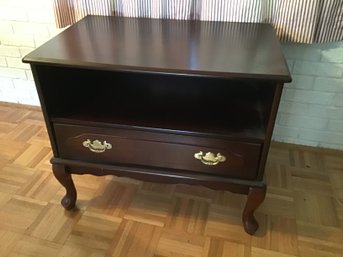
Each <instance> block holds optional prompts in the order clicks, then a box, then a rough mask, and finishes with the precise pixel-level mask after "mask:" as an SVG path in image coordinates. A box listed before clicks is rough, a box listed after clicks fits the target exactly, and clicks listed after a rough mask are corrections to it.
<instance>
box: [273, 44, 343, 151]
mask: <svg viewBox="0 0 343 257" xmlns="http://www.w3.org/2000/svg"><path fill="white" fill-rule="evenodd" d="M282 47H283V50H284V53H285V57H286V59H287V62H288V64H289V68H290V70H291V73H292V76H293V82H292V83H291V84H288V85H286V87H285V90H284V92H283V95H282V98H281V103H280V108H279V112H278V117H277V120H276V126H275V130H274V134H273V139H274V140H276V141H282V142H288V143H297V144H305V145H310V146H318V147H326V148H334V149H341V150H343V42H336V43H329V44H313V45H302V44H291V43H284V44H283V45H282Z"/></svg>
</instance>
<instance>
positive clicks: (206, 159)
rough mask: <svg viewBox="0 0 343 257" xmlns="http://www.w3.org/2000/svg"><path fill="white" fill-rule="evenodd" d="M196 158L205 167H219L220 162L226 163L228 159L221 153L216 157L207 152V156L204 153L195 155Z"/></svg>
mask: <svg viewBox="0 0 343 257" xmlns="http://www.w3.org/2000/svg"><path fill="white" fill-rule="evenodd" d="M194 158H195V159H197V160H200V161H201V162H202V163H203V164H205V165H210V166H212V165H217V164H218V163H220V162H225V161H226V157H225V156H224V155H221V154H220V153H217V155H215V154H214V153H211V152H207V153H206V154H205V155H204V153H203V152H202V151H200V152H199V153H195V154H194Z"/></svg>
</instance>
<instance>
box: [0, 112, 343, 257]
mask: <svg viewBox="0 0 343 257" xmlns="http://www.w3.org/2000/svg"><path fill="white" fill-rule="evenodd" d="M0 149H1V150H0V256H1V257H4V256H10V257H14V256H16V257H17V256H34V257H40V256H42V257H47V256H49V257H50V256H51V257H54V256H57V257H63V256H64V257H67V256H68V257H69V256H73V257H78V256H80V257H87V256H90V257H98V256H116V257H207V256H210V257H229V256H235V257H236V256H242V257H274V256H278V257H279V256H280V257H292V256H300V257H316V256H320V257H322V256H323V257H334V256H337V257H338V256H343V153H342V152H338V151H328V150H326V151H325V150H320V149H313V148H312V149H311V148H305V147H298V146H293V145H286V144H273V146H272V148H271V151H270V154H269V159H268V164H267V168H266V173H267V181H268V185H269V187H268V192H267V197H266V200H265V201H264V203H263V204H262V206H261V207H260V208H259V209H258V211H257V215H256V216H257V218H258V220H259V223H260V229H259V231H258V233H257V234H256V236H253V237H251V236H249V235H247V234H246V233H245V232H244V231H243V228H242V226H241V221H240V220H241V210H242V207H243V205H244V203H245V196H242V195H235V194H232V193H229V192H223V191H213V190H209V189H206V188H203V187H196V186H187V185H163V184H154V183H145V182H140V181H136V180H131V179H125V178H116V177H110V176H107V177H95V176H88V175H83V176H74V181H75V182H76V187H77V189H78V202H77V205H78V209H77V210H74V211H71V212H68V211H65V210H64V209H63V208H62V207H61V205H60V203H59V202H60V199H61V197H62V196H63V195H64V189H63V188H62V187H61V186H60V185H59V183H58V182H57V181H56V180H55V178H54V177H53V175H52V172H51V168H50V164H49V159H50V158H51V151H50V146H49V141H48V137H47V133H46V130H45V126H44V123H43V119H42V114H41V112H40V111H38V110H37V109H33V108H31V109H30V108H25V107H19V106H15V105H0Z"/></svg>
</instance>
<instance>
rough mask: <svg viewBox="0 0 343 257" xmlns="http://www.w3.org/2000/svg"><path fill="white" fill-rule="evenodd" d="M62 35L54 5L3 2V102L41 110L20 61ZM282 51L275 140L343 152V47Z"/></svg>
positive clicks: (38, 0)
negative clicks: (284, 64) (283, 79)
mask: <svg viewBox="0 0 343 257" xmlns="http://www.w3.org/2000/svg"><path fill="white" fill-rule="evenodd" d="M60 31H61V30H59V29H56V28H55V26H54V20H53V11H52V6H51V1H48V0H0V101H4V102H16V103H22V104H30V105H39V101H38V97H37V93H36V90H35V87H34V83H33V80H32V75H31V71H30V68H29V66H28V65H26V64H23V63H21V58H22V57H23V56H24V55H25V54H26V53H28V52H29V51H31V50H32V49H34V48H35V47H37V46H39V45H41V44H42V43H43V42H45V41H47V40H48V39H49V38H51V37H52V36H54V35H55V34H57V33H58V32H60ZM282 47H283V50H284V53H285V56H286V59H287V61H288V64H289V67H290V70H291V73H292V76H293V82H292V83H291V84H289V85H286V87H285V90H284V92H283V95H282V101H281V104H280V109H279V113H278V116H277V121H276V126H275V130H274V134H273V139H274V140H276V141H281V142H288V143H296V144H304V145H310V146H320V147H327V148H334V149H343V42H338V43H330V44H314V45H302V44H292V43H283V45H282Z"/></svg>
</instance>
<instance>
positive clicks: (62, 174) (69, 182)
mask: <svg viewBox="0 0 343 257" xmlns="http://www.w3.org/2000/svg"><path fill="white" fill-rule="evenodd" d="M52 171H53V173H54V176H55V177H56V179H57V180H58V181H59V182H60V183H61V184H62V186H64V188H65V189H66V195H65V196H64V197H63V198H62V201H61V204H62V206H63V207H64V208H65V209H66V210H71V209H72V208H74V207H75V203H76V197H77V194H76V189H75V185H74V182H73V179H72V177H71V175H70V174H69V173H67V171H66V167H65V166H64V165H61V164H52Z"/></svg>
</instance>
